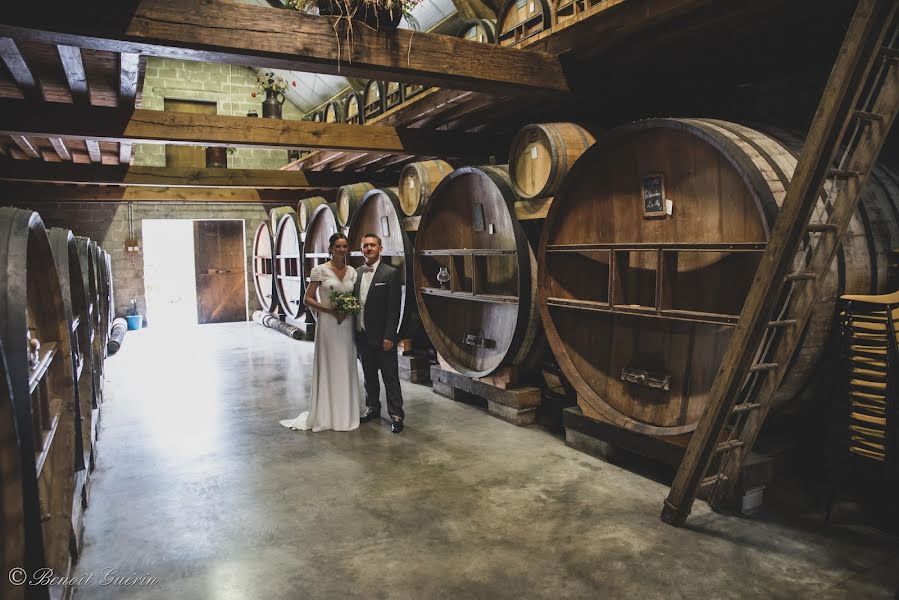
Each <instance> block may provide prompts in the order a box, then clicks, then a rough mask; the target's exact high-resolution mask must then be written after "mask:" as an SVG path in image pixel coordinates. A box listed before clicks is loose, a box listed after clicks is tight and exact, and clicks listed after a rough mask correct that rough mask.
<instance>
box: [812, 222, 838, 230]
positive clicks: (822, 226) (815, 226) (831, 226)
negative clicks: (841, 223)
mask: <svg viewBox="0 0 899 600" xmlns="http://www.w3.org/2000/svg"><path fill="white" fill-rule="evenodd" d="M806 229H808V230H809V231H836V230H837V224H836V223H809V225H808V227H806Z"/></svg>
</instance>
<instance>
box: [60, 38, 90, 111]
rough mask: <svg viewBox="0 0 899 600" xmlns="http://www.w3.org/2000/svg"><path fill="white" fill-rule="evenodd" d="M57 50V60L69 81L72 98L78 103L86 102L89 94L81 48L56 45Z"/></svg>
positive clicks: (88, 100) (88, 99)
mask: <svg viewBox="0 0 899 600" xmlns="http://www.w3.org/2000/svg"><path fill="white" fill-rule="evenodd" d="M56 50H57V51H58V52H59V60H60V62H61V63H62V69H63V71H65V74H66V80H68V82H69V90H70V91H71V92H72V99H73V100H74V101H75V102H78V103H85V104H88V103H89V102H90V96H89V93H88V85H87V72H86V71H85V70H84V61H83V60H82V58H81V48H78V47H76V46H64V45H58V46H56Z"/></svg>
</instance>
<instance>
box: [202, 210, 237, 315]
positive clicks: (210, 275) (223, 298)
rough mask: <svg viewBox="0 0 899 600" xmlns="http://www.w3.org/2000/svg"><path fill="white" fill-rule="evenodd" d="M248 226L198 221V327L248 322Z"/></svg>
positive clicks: (219, 221)
mask: <svg viewBox="0 0 899 600" xmlns="http://www.w3.org/2000/svg"><path fill="white" fill-rule="evenodd" d="M243 225H244V223H243V221H239V220H233V221H232V220H211V221H194V264H195V265H196V275H197V323H199V324H201V325H202V324H203V323H227V322H232V321H246V320H247V288H246V273H245V268H246V267H245V258H244V252H245V246H244V226H243Z"/></svg>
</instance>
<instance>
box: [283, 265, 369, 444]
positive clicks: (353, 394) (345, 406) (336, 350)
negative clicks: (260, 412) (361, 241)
mask: <svg viewBox="0 0 899 600" xmlns="http://www.w3.org/2000/svg"><path fill="white" fill-rule="evenodd" d="M309 279H310V281H319V282H321V283H320V285H319V288H318V301H319V302H320V303H321V304H323V305H324V306H327V307H329V308H330V306H331V292H350V293H352V292H353V286H354V285H355V283H356V270H355V269H353V268H352V267H349V266H348V267H347V270H346V273H344V276H343V279H340V278H339V277H338V276H337V274H336V273H334V271H332V270H331V268H330V267H328V266H326V265H318V266H317V267H315V268H313V269H312V271H311V272H310V274H309ZM359 399H360V391H359V372H358V371H357V367H356V337H355V329H354V328H353V317H352V316H349V317H347V318H346V319H344V320H343V322H342V323H338V322H337V317H335V316H334V315H332V314H329V313H324V312H319V313H318V316H317V321H316V329H315V355H314V357H313V359H312V391H311V392H310V394H309V410H308V411H305V412H302V413H300V415H299V416H298V417H297V418H296V419H288V420H286V421H281V425H283V426H284V427H289V428H291V429H297V430H306V429H311V430H312V431H324V430H327V429H333V430H334V431H350V430H353V429H356V428H357V427H359V404H360V401H359Z"/></svg>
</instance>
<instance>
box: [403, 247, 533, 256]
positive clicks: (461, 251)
mask: <svg viewBox="0 0 899 600" xmlns="http://www.w3.org/2000/svg"><path fill="white" fill-rule="evenodd" d="M516 253H517V250H493V249H485V248H476V249H469V248H454V249H451V250H449V249H441V250H422V251H420V252H419V253H418V254H419V255H420V256H501V255H504V254H505V255H512V254H516Z"/></svg>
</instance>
